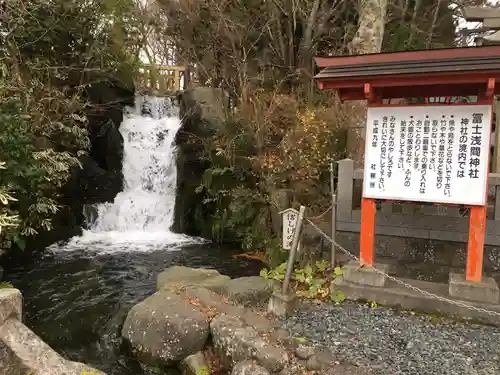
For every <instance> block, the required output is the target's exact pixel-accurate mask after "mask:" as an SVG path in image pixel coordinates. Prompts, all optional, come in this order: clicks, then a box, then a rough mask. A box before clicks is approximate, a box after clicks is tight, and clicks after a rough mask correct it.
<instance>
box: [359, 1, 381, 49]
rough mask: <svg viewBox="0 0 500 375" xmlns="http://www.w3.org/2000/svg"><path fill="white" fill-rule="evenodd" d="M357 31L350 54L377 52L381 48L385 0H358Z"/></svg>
mask: <svg viewBox="0 0 500 375" xmlns="http://www.w3.org/2000/svg"><path fill="white" fill-rule="evenodd" d="M358 4H359V22H358V31H357V32H356V35H355V36H354V38H353V40H352V42H351V45H350V51H351V54H352V55H361V54H366V53H377V52H380V50H381V49H382V42H383V39H384V26H385V20H386V14H387V0H359V3H358Z"/></svg>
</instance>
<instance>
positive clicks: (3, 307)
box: [0, 288, 105, 375]
mask: <svg viewBox="0 0 500 375" xmlns="http://www.w3.org/2000/svg"><path fill="white" fill-rule="evenodd" d="M21 319H22V296H21V292H20V291H19V290H17V289H14V288H3V289H0V374H2V375H19V374H37V375H81V374H82V373H85V372H87V373H92V374H96V375H97V374H101V375H105V374H104V373H103V372H100V371H98V370H96V369H93V368H91V367H89V366H87V365H85V364H83V363H79V362H72V361H69V360H67V359H64V358H63V357H61V356H60V355H59V354H58V353H56V352H55V351H54V350H52V349H51V348H50V347H49V346H48V345H47V344H45V343H44V342H43V341H42V340H41V339H40V338H39V337H38V336H37V335H36V334H35V333H33V332H32V331H31V330H30V329H29V328H28V327H26V326H25V325H24V324H23V323H22V320H21Z"/></svg>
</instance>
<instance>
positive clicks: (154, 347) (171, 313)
mask: <svg viewBox="0 0 500 375" xmlns="http://www.w3.org/2000/svg"><path fill="white" fill-rule="evenodd" d="M208 335H209V323H208V321H207V318H206V316H205V315H204V314H203V313H202V312H201V311H200V310H199V309H197V308H196V307H195V306H194V305H193V304H191V303H190V302H189V300H187V299H184V298H182V297H180V296H179V295H177V294H175V293H173V292H171V291H168V290H161V291H159V292H156V293H155V294H153V295H152V296H151V297H149V298H147V299H145V300H144V301H143V302H141V303H139V304H137V305H135V306H134V307H133V308H132V309H131V310H130V311H129V313H128V315H127V318H126V320H125V323H124V325H123V328H122V337H123V338H124V339H125V340H126V341H127V342H128V343H129V344H130V345H131V347H132V349H133V351H134V353H135V354H136V355H137V357H138V358H139V359H140V360H141V361H143V362H145V363H151V364H156V363H161V364H164V365H167V366H169V365H173V364H176V363H177V362H179V361H181V360H183V359H184V358H186V357H187V356H189V355H191V354H194V353H196V352H199V351H200V350H202V349H203V347H204V346H205V342H206V341H207V338H208Z"/></svg>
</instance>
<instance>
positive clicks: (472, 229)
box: [465, 78, 495, 282]
mask: <svg viewBox="0 0 500 375" xmlns="http://www.w3.org/2000/svg"><path fill="white" fill-rule="evenodd" d="M494 91H495V79H494V78H490V79H488V84H487V87H486V92H485V94H484V95H483V97H482V98H479V100H478V104H488V105H491V106H492V107H491V108H492V110H493V99H494ZM491 118H492V119H493V114H492V116H491ZM491 126H492V124H490V134H491ZM488 164H489V163H488ZM484 194H485V196H486V200H485V203H484V206H472V207H471V208H470V220H469V241H468V242H467V266H466V272H465V278H466V280H468V281H475V282H480V281H481V279H482V277H483V254H484V236H485V234H486V215H487V211H488V185H487V184H486V191H485V192H484Z"/></svg>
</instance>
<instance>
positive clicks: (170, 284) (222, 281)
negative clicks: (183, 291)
mask: <svg viewBox="0 0 500 375" xmlns="http://www.w3.org/2000/svg"><path fill="white" fill-rule="evenodd" d="M230 280H231V278H230V277H229V276H224V275H221V274H220V273H219V272H218V271H216V270H210V269H204V268H190V267H183V266H173V267H169V268H167V269H166V270H165V271H163V272H162V273H160V274H159V275H158V278H157V281H156V289H157V290H162V289H169V290H170V289H174V290H175V289H178V288H181V287H185V286H195V285H196V286H202V287H204V288H207V289H210V290H213V291H214V292H217V293H223V294H224V293H226V290H227V285H228V282H229V281H230Z"/></svg>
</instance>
